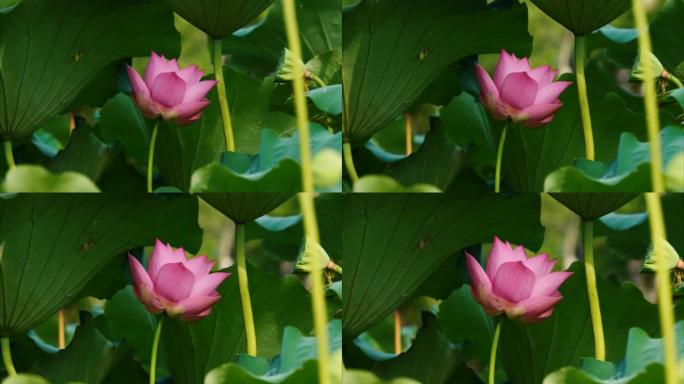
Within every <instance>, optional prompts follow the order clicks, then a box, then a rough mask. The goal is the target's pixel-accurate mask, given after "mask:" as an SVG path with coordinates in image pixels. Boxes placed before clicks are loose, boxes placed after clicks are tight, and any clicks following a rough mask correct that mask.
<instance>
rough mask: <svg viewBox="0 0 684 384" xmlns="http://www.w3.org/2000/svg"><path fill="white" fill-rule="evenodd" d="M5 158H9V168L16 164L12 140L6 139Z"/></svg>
mask: <svg viewBox="0 0 684 384" xmlns="http://www.w3.org/2000/svg"><path fill="white" fill-rule="evenodd" d="M4 144H5V160H7V167H8V168H9V169H12V168H14V167H15V166H16V163H15V162H14V153H12V141H11V140H7V141H5V143H4Z"/></svg>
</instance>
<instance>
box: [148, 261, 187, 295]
mask: <svg viewBox="0 0 684 384" xmlns="http://www.w3.org/2000/svg"><path fill="white" fill-rule="evenodd" d="M194 285H195V275H193V274H192V272H191V271H190V270H189V269H187V268H185V267H184V266H183V263H170V264H165V265H164V266H163V267H161V269H160V270H159V273H158V274H157V279H156V280H155V281H154V291H155V292H156V293H158V294H160V295H162V296H163V297H164V298H166V299H168V300H169V301H171V302H176V303H177V302H179V301H181V300H183V299H186V298H187V297H189V296H190V293H191V292H192V287H193V286H194Z"/></svg>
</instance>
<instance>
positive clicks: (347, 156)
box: [342, 143, 359, 184]
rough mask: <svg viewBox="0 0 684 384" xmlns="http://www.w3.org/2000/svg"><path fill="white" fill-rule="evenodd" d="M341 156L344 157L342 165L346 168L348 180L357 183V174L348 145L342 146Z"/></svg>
mask: <svg viewBox="0 0 684 384" xmlns="http://www.w3.org/2000/svg"><path fill="white" fill-rule="evenodd" d="M342 152H343V153H342V156H343V157H344V165H345V167H347V173H348V174H349V178H350V179H351V181H352V184H353V183H356V182H357V181H359V174H358V173H356V168H355V167H354V158H353V157H352V149H351V144H350V143H344V144H342Z"/></svg>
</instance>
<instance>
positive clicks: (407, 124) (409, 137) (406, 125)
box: [404, 112, 413, 156]
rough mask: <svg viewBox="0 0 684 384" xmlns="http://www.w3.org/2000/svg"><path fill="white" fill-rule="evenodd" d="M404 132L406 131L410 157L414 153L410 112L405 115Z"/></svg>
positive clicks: (407, 148) (407, 149)
mask: <svg viewBox="0 0 684 384" xmlns="http://www.w3.org/2000/svg"><path fill="white" fill-rule="evenodd" d="M404 130H405V131H406V156H408V155H410V154H411V153H413V127H412V124H411V114H410V113H409V112H406V113H404Z"/></svg>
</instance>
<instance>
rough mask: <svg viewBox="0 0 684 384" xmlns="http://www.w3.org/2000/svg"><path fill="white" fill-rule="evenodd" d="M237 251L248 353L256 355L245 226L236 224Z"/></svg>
mask: <svg viewBox="0 0 684 384" xmlns="http://www.w3.org/2000/svg"><path fill="white" fill-rule="evenodd" d="M235 253H236V259H237V272H238V285H239V286H240V301H241V302H242V317H243V318H244V322H245V334H246V335H247V354H249V355H252V356H256V354H257V344H256V330H255V328H254V313H253V312H252V299H251V298H250V296H249V280H248V278H247V260H246V258H245V226H244V225H242V224H237V225H236V226H235Z"/></svg>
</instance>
